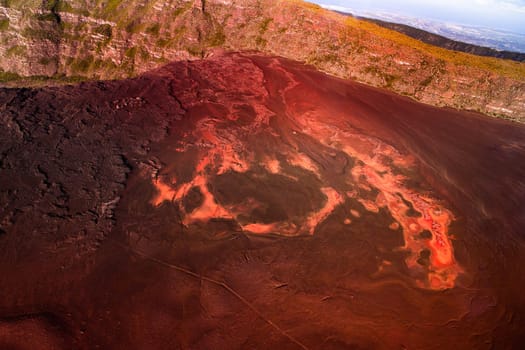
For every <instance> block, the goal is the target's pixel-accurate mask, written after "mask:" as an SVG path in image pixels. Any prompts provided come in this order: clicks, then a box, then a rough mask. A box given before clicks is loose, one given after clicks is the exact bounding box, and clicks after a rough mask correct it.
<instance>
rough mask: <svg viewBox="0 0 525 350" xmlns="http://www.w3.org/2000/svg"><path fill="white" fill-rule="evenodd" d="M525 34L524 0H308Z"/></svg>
mask: <svg viewBox="0 0 525 350" xmlns="http://www.w3.org/2000/svg"><path fill="white" fill-rule="evenodd" d="M308 1H310V2H315V3H318V4H325V5H338V6H343V7H348V8H353V9H359V10H384V11H388V12H392V13H397V14H402V15H408V16H413V17H424V18H426V19H434V20H438V21H447V22H455V23H459V24H468V25H480V26H484V27H489V28H494V29H504V30H509V31H512V32H515V33H523V34H525V0H425V1H421V0H419V1H418V0H395V1H392V0H388V1H387V0H368V1H367V0H308Z"/></svg>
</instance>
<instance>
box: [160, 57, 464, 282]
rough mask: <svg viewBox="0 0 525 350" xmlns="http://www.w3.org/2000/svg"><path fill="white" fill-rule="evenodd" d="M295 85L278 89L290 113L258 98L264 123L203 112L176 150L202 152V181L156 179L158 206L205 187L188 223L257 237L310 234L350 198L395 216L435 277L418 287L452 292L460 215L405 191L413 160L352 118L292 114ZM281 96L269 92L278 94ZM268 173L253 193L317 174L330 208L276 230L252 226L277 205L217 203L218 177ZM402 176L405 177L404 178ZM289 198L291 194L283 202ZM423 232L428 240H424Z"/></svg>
mask: <svg viewBox="0 0 525 350" xmlns="http://www.w3.org/2000/svg"><path fill="white" fill-rule="evenodd" d="M275 64H277V63H275ZM274 68H275V67H274ZM259 78H260V79H261V81H259V83H260V84H263V83H264V82H263V81H262V78H261V77H259ZM287 79H289V80H290V81H289V82H287V83H286V84H284V87H282V89H281V90H280V91H278V94H279V96H284V97H283V102H284V103H283V104H284V106H285V107H282V108H284V110H283V111H282V113H280V114H281V116H275V115H274V114H272V113H270V112H269V110H268V108H267V107H266V106H265V105H264V101H262V100H255V99H254V100H253V101H251V106H252V107H253V111H254V112H255V115H254V116H252V117H251V119H247V120H244V119H243V117H242V116H241V115H237V114H236V112H235V111H236V108H237V107H236V105H235V104H233V105H231V106H230V105H225V106H223V107H224V108H226V109H228V108H229V111H228V112H227V113H226V114H224V115H223V116H222V117H216V116H215V117H212V116H210V115H213V114H214V113H213V112H212V111H213V110H212V111H210V113H209V114H207V113H202V110H206V107H205V106H204V107H202V108H201V109H202V110H199V111H200V116H199V118H200V119H198V118H197V121H196V122H195V126H194V128H193V129H192V130H191V131H190V132H187V133H183V135H182V136H183V140H180V142H181V143H183V144H187V145H192V146H185V147H182V148H178V150H177V152H186V151H187V150H188V149H189V148H190V147H194V148H197V149H198V159H197V162H196V164H197V165H196V166H195V169H194V172H193V178H192V179H191V180H190V181H187V182H186V183H180V184H177V185H176V186H175V184H171V185H169V184H164V183H162V182H161V181H158V180H154V183H153V184H154V185H155V187H156V188H157V190H158V193H157V195H156V196H155V197H154V198H153V199H152V200H151V203H152V204H153V205H159V204H160V203H162V202H163V201H165V200H172V201H174V202H176V203H178V204H179V205H180V203H181V202H182V200H183V199H184V198H185V197H186V195H187V194H188V193H189V191H190V189H191V188H192V187H197V188H198V189H199V191H200V193H201V194H202V202H201V203H200V205H199V207H197V208H195V209H193V210H192V211H191V212H185V210H184V208H182V205H180V207H181V211H182V212H183V222H184V224H191V223H192V222H195V221H208V220H210V219H214V218H223V219H224V218H227V219H231V220H236V221H237V222H238V223H239V226H241V227H242V228H243V230H244V231H246V232H251V233H254V234H268V233H276V234H281V235H306V234H309V235H311V234H314V233H315V231H316V228H317V227H318V226H319V224H320V223H322V222H323V221H324V220H326V219H327V218H328V217H329V216H330V215H331V214H332V213H333V212H334V211H335V210H336V208H337V207H338V206H340V205H341V204H343V203H345V202H346V201H347V200H357V201H358V202H359V203H360V204H361V205H362V207H363V210H365V211H367V212H368V213H372V214H377V215H381V214H380V212H381V208H384V209H387V210H388V212H390V214H391V215H392V217H393V218H394V220H395V221H396V222H394V223H392V224H391V225H390V226H388V227H389V228H390V230H393V231H397V230H398V229H399V228H401V229H402V231H403V237H404V246H403V248H404V249H406V251H407V252H409V254H408V257H407V259H406V264H407V266H408V267H409V268H411V269H414V270H417V271H424V272H423V273H425V274H426V278H425V279H424V280H421V281H418V283H419V285H420V286H422V287H424V288H431V289H444V288H450V287H453V286H454V282H455V280H456V278H457V276H458V274H459V273H460V272H461V271H462V270H461V268H460V267H459V266H458V264H457V263H456V261H455V259H454V251H453V247H452V243H451V241H450V238H449V234H448V227H449V225H450V222H451V221H452V219H453V215H452V213H451V212H450V211H449V210H448V209H446V208H445V207H444V206H443V204H442V202H441V201H439V200H437V199H435V198H433V197H432V196H431V195H428V194H426V193H418V192H417V189H412V188H408V187H407V186H406V185H405V182H406V180H407V178H406V177H405V176H403V175H400V173H408V174H410V173H411V172H412V173H413V172H414V165H415V160H414V158H413V157H411V156H408V155H403V154H401V153H400V152H399V151H398V150H397V149H395V148H394V147H392V146H391V145H389V144H387V143H385V142H383V141H381V140H380V139H378V138H375V137H372V136H369V135H365V134H364V133H362V132H360V131H357V130H356V129H353V128H352V127H351V126H350V125H348V123H346V122H345V120H346V119H345V116H344V115H339V116H337V115H318V114H316V112H315V110H312V109H310V110H307V111H305V112H303V113H301V114H298V113H297V111H296V110H295V109H291V110H290V107H289V105H291V104H287V103H286V97H285V95H286V92H287V91H288V92H289V91H292V90H293V89H294V88H296V87H297V86H298V85H297V84H296V82H295V81H294V80H293V76H291V75H287ZM277 88H278V87H275V86H267V90H268V92H269V93H270V94H271V93H272V91H273V90H275V89H277ZM273 93H275V91H273ZM265 94H266V92H265ZM264 96H266V97H267V95H264ZM266 97H265V98H266ZM272 120H273V122H272ZM276 120H277V121H276ZM253 139H257V142H253ZM259 142H261V144H260V145H259ZM337 157H339V158H337ZM336 158H337V159H339V160H341V159H343V158H344V159H346V160H351V162H350V161H349V162H350V163H348V164H351V166H346V167H345V166H344V162H343V161H337V159H336ZM335 165H337V166H340V168H339V170H337V171H335V170H334V169H332V167H333V166H335ZM261 166H262V167H263V168H264V169H265V170H264V171H263V172H264V174H256V175H255V177H256V178H257V180H256V181H255V180H253V179H252V180H248V181H251V182H249V183H248V184H245V186H247V187H249V188H250V187H251V188H252V189H253V187H254V186H268V190H269V192H271V191H272V186H273V184H272V183H271V182H268V183H265V182H264V181H266V180H264V179H269V178H270V177H271V176H269V175H268V174H270V175H272V176H273V177H272V179H273V180H272V181H277V182H279V181H281V180H278V178H279V176H275V175H282V176H285V177H286V178H288V179H291V180H292V181H295V182H299V181H301V180H300V178H301V176H303V175H298V174H306V173H307V174H309V175H308V176H307V177H306V178H309V179H311V178H312V176H313V177H314V178H315V179H316V180H315V181H313V180H308V181H309V183H308V184H305V186H310V190H309V191H310V193H313V192H311V191H313V190H311V188H312V186H318V187H317V188H316V189H315V190H318V191H321V192H322V193H323V194H324V196H325V200H324V201H323V202H322V203H320V205H319V203H316V205H315V206H311V208H315V209H312V210H311V211H310V212H309V213H306V214H301V215H300V216H297V215H296V216H295V217H293V218H292V217H288V220H281V221H274V222H271V220H267V218H265V220H262V221H263V222H264V223H261V220H260V217H259V219H256V218H251V217H250V216H249V213H251V212H253V211H254V210H256V209H257V210H259V212H262V213H264V212H265V211H266V210H268V211H270V212H271V209H274V208H270V206H271V205H272V204H270V202H269V203H262V202H258V200H259V199H257V200H256V199H255V198H249V197H248V198H245V199H244V200H241V201H240V202H239V203H234V204H229V205H225V204H221V203H219V202H218V201H217V199H216V198H215V197H214V194H213V193H216V192H213V185H214V184H213V181H214V180H213V179H214V178H215V177H217V176H221V175H224V174H227V173H230V172H232V173H237V174H241V173H246V172H248V171H251V172H252V173H253V172H254V171H255V170H256V169H257V170H258V171H260V169H261ZM298 168H299V169H298ZM399 169H401V170H403V169H404V170H406V172H400V171H398V170H399ZM334 174H335V175H334ZM304 176H306V175H304ZM336 178H337V180H334V179H336ZM261 179H262V180H261ZM267 181H270V180H267ZM312 181H313V182H312ZM312 183H315V184H316V185H312ZM255 184H257V185H255ZM230 186H231V188H227V189H222V191H237V190H238V189H237V188H236V184H234V183H232V184H230ZM281 188H282V187H281ZM258 193H260V191H259V192H258ZM286 195H287V193H286V190H285V189H283V193H282V196H286ZM344 195H346V196H344ZM374 197H375V198H374ZM262 198H264V195H263V196H262ZM262 201H264V199H263V200H262ZM250 203H251V204H250ZM254 203H257V206H258V208H255V207H254ZM272 203H273V202H272ZM295 204H296V203H292V204H291V205H292V206H293V205H295ZM279 208H280V209H278V210H281V211H286V210H287V209H286V208H285V207H282V206H281V207H279ZM363 210H357V209H355V208H354V209H351V210H350V214H351V215H352V217H353V218H365V217H366V218H368V215H366V216H365V215H364V212H363ZM285 216H286V215H285ZM277 217H282V215H281V216H277ZM268 221H270V222H268ZM350 223H351V220H350V219H349V218H347V219H346V220H344V221H343V222H342V223H341V224H345V225H349V224H350ZM388 227H387V229H388ZM392 234H394V233H392ZM423 234H424V235H426V236H428V237H427V238H426V239H421V236H422V235H423ZM425 251H430V256H429V257H428V256H426V257H425V259H427V258H428V259H427V260H428V262H427V261H426V260H424V259H421V258H420V255H421V254H423V255H426V254H427V253H425Z"/></svg>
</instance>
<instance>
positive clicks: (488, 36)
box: [315, 1, 525, 53]
mask: <svg viewBox="0 0 525 350" xmlns="http://www.w3.org/2000/svg"><path fill="white" fill-rule="evenodd" d="M315 2H316V3H319V4H320V5H321V6H322V7H324V8H326V9H329V10H334V11H338V12H344V13H349V14H353V15H355V16H360V17H367V18H372V19H379V20H382V21H387V22H393V23H399V24H406V25H409V26H411V27H414V28H418V29H422V30H425V31H427V32H430V33H434V34H439V35H442V36H444V37H447V38H449V39H452V40H456V41H461V42H465V43H469V44H474V45H478V46H484V47H490V48H493V49H496V50H500V51H513V52H521V53H525V34H520V33H514V32H512V31H509V30H502V29H493V28H488V27H484V26H476V25H467V24H458V23H454V22H452V21H451V22H446V21H437V20H433V19H427V18H424V17H413V16H408V15H404V14H399V13H396V12H395V10H393V9H392V10H384V9H382V10H370V9H367V8H366V7H364V3H369V2H366V1H356V2H355V4H354V5H356V6H355V7H354V6H353V7H352V8H350V7H346V6H337V5H327V4H322V3H320V2H319V1H315ZM361 3H363V4H361Z"/></svg>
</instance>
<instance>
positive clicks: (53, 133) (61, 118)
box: [0, 53, 525, 349]
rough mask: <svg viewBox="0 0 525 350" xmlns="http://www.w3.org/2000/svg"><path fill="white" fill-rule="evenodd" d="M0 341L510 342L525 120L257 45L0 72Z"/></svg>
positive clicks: (517, 282) (524, 255) (520, 236)
mask: <svg viewBox="0 0 525 350" xmlns="http://www.w3.org/2000/svg"><path fill="white" fill-rule="evenodd" d="M0 118H1V121H0V286H1V288H0V348H1V349H95V348H100V349H270V348H274V349H441V348H443V347H446V346H450V344H454V347H455V348H457V349H514V348H518V346H519V345H520V344H523V343H524V342H525V331H524V329H525V294H524V293H523V287H525V274H524V273H523V272H522V271H521V268H522V266H524V265H525V236H524V235H525V233H524V231H523V229H524V228H525V210H524V205H525V161H524V159H525V127H524V126H522V125H520V124H515V123H510V122H507V121H503V120H497V119H491V118H489V117H486V116H482V115H480V114H477V113H473V112H463V111H456V110H452V109H440V108H435V107H430V106H427V105H423V104H420V103H416V102H414V101H412V100H410V99H408V98H405V97H401V96H397V95H394V94H392V93H389V92H385V91H382V90H380V89H375V88H371V87H367V86H364V85H361V84H358V83H355V82H351V81H345V80H341V79H337V78H333V77H329V76H327V75H325V74H323V73H320V72H318V71H316V70H314V69H313V68H311V67H309V66H305V65H303V64H300V63H297V62H293V61H289V60H285V59H282V58H277V57H267V56H263V55H260V54H257V53H222V54H216V55H215V56H212V57H210V58H208V59H206V60H201V61H193V62H176V63H172V64H169V65H167V66H165V67H163V68H161V69H158V70H155V71H152V72H150V73H147V74H145V75H143V76H141V77H138V78H135V79H128V80H122V81H107V82H86V83H81V84H79V85H76V86H60V87H45V88H35V89H0Z"/></svg>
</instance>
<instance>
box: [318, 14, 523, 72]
mask: <svg viewBox="0 0 525 350" xmlns="http://www.w3.org/2000/svg"><path fill="white" fill-rule="evenodd" d="M327 9H328V10H330V11H334V12H337V13H339V14H342V15H345V16H352V17H355V18H358V19H360V20H365V21H368V22H371V23H374V24H377V25H379V26H381V27H384V28H387V29H391V30H394V31H396V32H399V33H402V34H404V35H407V36H409V37H411V38H414V39H416V40H419V41H422V42H424V43H426V44H430V45H434V46H437V47H441V48H444V49H448V50H453V51H459V52H465V53H469V54H472V55H477V56H485V57H495V58H501V59H507V60H512V61H516V62H525V53H522V52H517V51H510V50H498V49H495V48H491V47H488V46H482V45H476V44H471V43H467V42H464V41H460V40H455V39H451V38H448V37H446V36H443V35H440V34H435V33H432V32H429V31H428V30H424V29H420V28H416V27H414V26H411V25H408V24H402V23H396V22H391V21H386V20H381V19H376V18H370V17H367V16H360V15H356V14H354V13H351V12H346V11H340V10H335V9H331V8H327Z"/></svg>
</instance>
